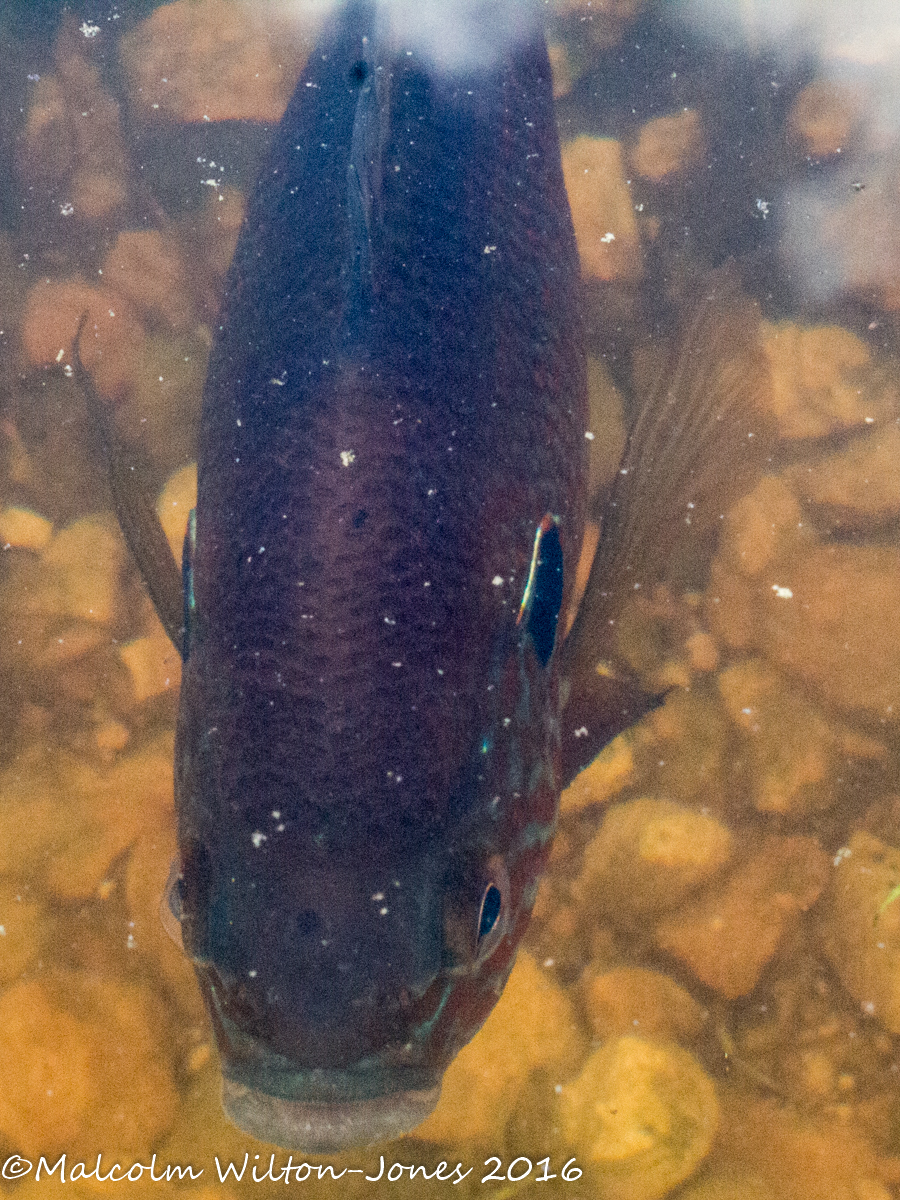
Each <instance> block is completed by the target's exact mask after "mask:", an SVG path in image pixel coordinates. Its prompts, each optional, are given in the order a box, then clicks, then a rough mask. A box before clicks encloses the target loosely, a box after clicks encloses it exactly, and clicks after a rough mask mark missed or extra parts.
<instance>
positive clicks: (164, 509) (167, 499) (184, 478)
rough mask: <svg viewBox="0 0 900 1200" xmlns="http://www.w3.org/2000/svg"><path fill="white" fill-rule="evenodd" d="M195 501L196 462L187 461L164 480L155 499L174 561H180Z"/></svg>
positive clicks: (157, 511)
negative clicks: (186, 463)
mask: <svg viewBox="0 0 900 1200" xmlns="http://www.w3.org/2000/svg"><path fill="white" fill-rule="evenodd" d="M196 503H197V464H196V463H189V464H188V466H186V467H182V468H181V469H180V470H178V471H175V473H174V474H172V475H170V476H169V478H168V479H167V480H166V482H165V485H164V486H163V490H162V491H161V492H160V494H159V496H158V497H157V500H156V513H157V516H158V517H159V520H160V523H161V525H162V527H163V530H164V531H165V535H166V537H167V538H168V541H169V545H170V546H171V547H172V553H173V554H174V555H175V561H176V562H177V563H179V564H180V563H181V555H182V552H183V550H184V535H185V531H186V530H187V524H188V516H189V515H190V511H191V509H192V508H193V507H194V505H195V504H196Z"/></svg>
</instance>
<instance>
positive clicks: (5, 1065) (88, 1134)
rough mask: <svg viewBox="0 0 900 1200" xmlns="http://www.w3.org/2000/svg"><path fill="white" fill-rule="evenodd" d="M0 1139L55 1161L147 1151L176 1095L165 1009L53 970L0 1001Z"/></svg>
mask: <svg viewBox="0 0 900 1200" xmlns="http://www.w3.org/2000/svg"><path fill="white" fill-rule="evenodd" d="M0 1024H2V1027H3V1031H4V1035H3V1038H2V1039H0V1133H2V1136H3V1139H4V1141H5V1142H6V1143H7V1144H8V1145H13V1146H15V1147H16V1148H17V1150H19V1151H20V1152H21V1153H23V1154H25V1155H27V1156H29V1157H31V1158H34V1159H36V1158H37V1156H38V1155H40V1154H43V1155H45V1156H47V1157H48V1159H49V1161H50V1162H51V1163H52V1162H55V1161H56V1158H57V1157H58V1156H59V1155H60V1154H62V1153H66V1155H67V1156H69V1158H70V1159H71V1160H75V1159H78V1158H85V1159H87V1158H90V1157H92V1158H93V1160H94V1161H96V1156H97V1153H98V1151H101V1150H102V1152H103V1153H104V1154H106V1155H116V1154H119V1155H121V1154H133V1155H141V1154H145V1153H147V1152H149V1150H150V1149H151V1147H152V1146H153V1145H154V1143H155V1142H156V1141H157V1140H158V1139H159V1137H160V1136H161V1135H162V1134H164V1133H165V1132H166V1130H167V1129H168V1128H169V1126H170V1125H171V1123H172V1122H173V1120H174V1119H175V1116H176V1114H177V1110H178V1095H177V1092H176V1089H175V1081H174V1078H173V1074H172V1068H171V1065H170V1063H169V1060H168V1056H167V1054H166V1053H165V1050H164V1045H165V1043H164V1038H165V1023H164V1018H163V1012H162V1009H161V1006H160V1004H159V1002H158V1001H157V1000H156V999H155V998H154V997H153V995H152V994H151V993H150V992H149V991H148V990H147V989H145V988H143V987H138V986H136V985H134V984H124V983H119V982H117V981H114V980H112V979H105V978H98V977H97V976H95V975H93V974H91V973H88V972H76V971H62V970H59V971H52V972H47V973H45V974H43V975H42V976H41V978H40V979H39V980H31V981H29V982H25V983H20V984H17V985H16V986H15V987H13V988H12V989H10V990H9V991H7V992H5V993H4V994H3V996H2V997H0Z"/></svg>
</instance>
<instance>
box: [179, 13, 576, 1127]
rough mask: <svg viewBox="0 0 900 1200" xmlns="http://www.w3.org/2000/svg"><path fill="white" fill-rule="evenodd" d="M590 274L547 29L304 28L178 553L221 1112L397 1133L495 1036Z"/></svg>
mask: <svg viewBox="0 0 900 1200" xmlns="http://www.w3.org/2000/svg"><path fill="white" fill-rule="evenodd" d="M585 428H586V383H585V365H584V348H583V342H582V326H581V313H580V283H579V267H578V257H577V251H576V247H575V242H574V237H573V232H572V226H571V220H570V215H569V209H568V203H567V198H566V194H565V190H564V186H563V179H562V173H561V168H560V155H559V146H558V139H557V132H556V125H555V119H554V114H553V105H552V88H551V78H550V69H549V65H548V60H547V52H546V47H545V44H544V39H543V34H542V32H541V31H540V29H539V28H535V29H534V30H533V31H532V32H531V33H529V34H528V35H527V36H525V37H524V38H522V39H521V40H516V41H514V43H513V44H512V45H510V46H508V47H506V48H504V49H503V50H502V51H500V52H498V54H497V55H496V56H495V57H494V58H493V59H492V60H491V61H490V62H479V63H477V64H475V65H474V66H472V67H469V68H467V67H465V66H461V65H459V64H456V65H454V66H453V67H452V69H441V68H439V67H437V66H436V65H434V64H433V63H430V62H429V60H428V59H427V57H426V56H423V55H422V54H420V53H418V52H417V51H415V50H412V51H411V50H409V48H408V46H407V44H406V43H405V42H404V41H403V40H402V38H400V37H398V35H397V34H396V32H395V31H392V30H391V29H390V28H389V26H388V23H387V21H386V18H385V17H384V15H383V13H382V11H381V9H380V8H379V6H378V5H375V4H370V3H351V4H348V5H346V6H345V7H344V8H342V9H341V10H340V12H339V13H338V14H337V15H336V17H335V18H334V19H333V20H332V23H331V24H330V26H329V27H328V29H327V30H326V32H325V33H324V35H323V38H322V41H321V43H320V45H319V47H318V48H317V50H316V51H315V52H314V54H313V55H312V57H311V59H310V63H309V66H308V69H307V72H306V74H305V75H304V77H303V78H302V79H301V80H300V83H299V85H298V87H297V90H296V92H295V94H294V97H293V99H292V100H291V102H290V105H289V107H288V109H287V111H286V113H285V115H284V118H283V120H282V122H281V124H280V126H279V127H278V129H277V131H276V133H275V137H274V142H273V145H272V147H271V150H270V153H269V157H268V160H267V163H266V165H265V166H264V168H263V171H262V173H261V176H260V179H259V181H258V184H257V186H256V189H255V191H254V193H253V195H252V197H251V199H250V202H249V207H248V212H247V216H246V220H245V223H244V227H243V231H242V234H241V237H240V240H239V243H238V247H237V251H236V254H235V258H234V262H233V265H232V268H231V271H230V275H229V277H228V280H227V284H226V292H225V299H224V304H223V309H222V314H221V318H220V324H219V327H218V330H217V333H216V337H215V340H214V345H213V349H212V355H211V361H210V368H209V375H208V380H207V384H206V390H205V394H204V403H203V412H202V419H201V427H200V436H199V454H198V498H197V507H196V522H195V525H194V526H193V530H194V532H193V533H192V534H191V535H190V536H189V538H188V542H187V545H186V559H185V563H186V565H185V583H186V588H185V625H186V635H185V648H184V653H185V666H184V673H183V684H182V693H181V705H180V714H179V723H178V736H177V747H176V798H177V809H178V837H179V847H180V871H181V881H180V887H179V892H180V895H179V898H178V905H179V907H180V919H181V926H182V937H183V942H184V946H185V949H186V951H187V953H188V954H189V955H190V957H191V958H192V960H193V962H194V964H195V966H196V970H197V974H198V978H199V980H200V984H201V987H202V990H203V993H204V996H205V999H206V1003H207V1006H208V1009H209V1012H210V1016H211V1018H212V1022H213V1025H214V1027H215V1032H216V1040H217V1044H218V1048H219V1052H220V1056H221V1060H222V1069H223V1075H224V1103H225V1107H226V1111H227V1113H228V1115H229V1116H230V1117H231V1118H232V1119H233V1120H234V1121H235V1122H236V1123H237V1124H239V1125H241V1126H242V1127H243V1128H245V1129H247V1130H249V1131H250V1132H252V1133H254V1134H257V1135H258V1136H260V1137H262V1138H264V1139H265V1140H268V1141H272V1142H276V1143H279V1144H281V1145H284V1146H296V1147H299V1148H302V1149H306V1150H328V1149H335V1148H340V1147H342V1146H347V1145H353V1144H360V1143H363V1142H371V1141H374V1140H377V1139H378V1138H380V1137H385V1136H391V1135H394V1134H397V1133H400V1132H402V1131H404V1130H406V1129H409V1128H411V1127H412V1126H414V1125H415V1124H417V1123H418V1122H419V1121H421V1120H422V1119H423V1118H424V1116H426V1115H427V1113H428V1112H429V1111H430V1110H431V1108H432V1107H433V1106H434V1104H435V1103H436V1101H437V1097H438V1094H439V1087H440V1079H441V1075H442V1073H443V1070H444V1069H445V1067H446V1066H447V1064H448V1063H449V1062H450V1061H451V1060H452V1058H453V1057H454V1055H455V1054H456V1053H457V1051H458V1050H459V1049H460V1048H461V1047H462V1046H463V1045H464V1044H465V1043H466V1042H467V1041H468V1040H469V1039H470V1038H471V1037H472V1036H473V1035H474V1033H475V1032H476V1031H477V1029H478V1028H479V1027H480V1026H481V1024H482V1023H483V1021H484V1020H485V1018H486V1017H487V1015H488V1013H489V1012H490V1010H491V1008H492V1007H493V1005H494V1004H495V1003H496V1000H497V998H498V997H499V995H500V992H501V990H502V988H503V985H504V983H505V980H506V978H507V976H508V974H509V971H510V970H511V967H512V964H513V960H514V957H515V951H516V947H517V944H518V942H519V940H520V938H521V936H522V934H523V932H524V929H525V927H526V924H527V921H528V917H529V915H530V911H531V907H532V905H533V902H534V898H535V893H536V886H537V880H538V877H539V875H540V873H541V871H542V869H543V866H544V864H545V860H546V855H547V851H548V848H549V842H550V838H551V836H552V831H553V827H554V823H555V818H556V810H557V803H558V796H559V790H560V776H559V752H560V679H559V667H558V662H559V654H558V649H557V647H556V642H557V640H558V639H557V637H556V622H557V616H558V614H559V613H560V611H564V610H565V606H566V604H567V602H568V597H569V591H570V584H571V581H572V578H573V576H574V567H575V563H576V561H577V556H578V552H579V547H580V543H581V538H582V531H583V508H584V481H585V446H586V442H585V437H584V435H585Z"/></svg>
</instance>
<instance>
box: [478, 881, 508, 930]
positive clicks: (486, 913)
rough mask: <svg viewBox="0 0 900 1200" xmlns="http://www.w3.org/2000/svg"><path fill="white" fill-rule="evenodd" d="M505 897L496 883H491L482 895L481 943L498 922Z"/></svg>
mask: <svg viewBox="0 0 900 1200" xmlns="http://www.w3.org/2000/svg"><path fill="white" fill-rule="evenodd" d="M502 905H503V897H502V896H501V895H500V889H499V888H498V887H497V886H496V884H493V883H489V884H488V885H487V887H486V888H485V889H484V895H483V896H482V897H481V915H480V916H479V918H478V941H479V943H481V942H482V941H483V940H484V938H486V937H487V935H488V934H489V933H490V932H491V930H492V929H493V928H494V926H495V925H496V924H497V918H498V917H499V916H500V909H501V907H502Z"/></svg>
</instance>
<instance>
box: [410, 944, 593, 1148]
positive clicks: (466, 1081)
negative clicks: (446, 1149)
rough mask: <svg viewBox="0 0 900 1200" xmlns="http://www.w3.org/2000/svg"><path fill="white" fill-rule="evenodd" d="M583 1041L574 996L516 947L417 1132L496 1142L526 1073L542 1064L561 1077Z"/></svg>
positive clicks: (576, 1061) (578, 1057)
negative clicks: (501, 984) (480, 1022)
mask: <svg viewBox="0 0 900 1200" xmlns="http://www.w3.org/2000/svg"><path fill="white" fill-rule="evenodd" d="M584 1048H585V1047H584V1035H583V1034H582V1033H581V1031H580V1029H579V1027H578V1024H577V1022H576V1019H575V1014H574V1012H573V1008H572V1002H571V1001H570V1000H569V998H568V996H567V995H566V994H565V992H564V991H563V990H562V988H561V987H560V986H559V984H557V983H556V981H555V979H554V977H553V975H551V974H550V973H549V972H547V971H542V970H541V968H540V967H539V966H538V965H537V963H536V962H535V961H534V959H533V958H532V956H531V955H530V954H528V953H527V952H525V951H520V952H519V956H518V958H517V959H516V965H515V968H514V970H513V973H512V975H511V976H510V978H509V983H508V984H507V985H506V991H505V992H504V993H503V995H502V996H501V997H500V999H499V1000H498V1001H497V1006H496V1008H495V1009H494V1010H493V1012H492V1013H491V1015H490V1016H489V1017H488V1019H487V1021H486V1022H485V1024H484V1027H483V1029H482V1030H481V1032H480V1033H479V1034H478V1035H477V1037H476V1038H475V1039H474V1041H472V1042H470V1043H469V1044H468V1045H467V1046H464V1047H463V1049H462V1050H461V1051H460V1052H459V1054H458V1055H457V1056H456V1058H455V1059H454V1060H453V1062H452V1063H451V1064H450V1066H449V1067H448V1068H447V1072H446V1074H445V1075H444V1082H443V1087H442V1089H441V1098H440V1101H439V1102H438V1106H437V1108H436V1109H435V1110H434V1112H433V1113H432V1114H431V1116H430V1117H429V1118H428V1119H427V1121H425V1123H424V1124H423V1125H420V1126H419V1127H418V1128H417V1129H416V1136H417V1137H423V1138H429V1139H431V1140H433V1141H438V1142H441V1141H447V1142H452V1143H454V1144H456V1145H460V1144H466V1143H478V1144H481V1145H497V1144H499V1142H500V1139H501V1138H502V1136H503V1130H504V1128H505V1126H506V1123H507V1121H508V1120H509V1117H510V1115H511V1113H512V1111H513V1109H514V1108H515V1106H516V1103H517V1099H518V1096H519V1092H520V1090H521V1088H522V1087H523V1085H524V1084H525V1081H526V1080H527V1079H528V1076H529V1075H530V1074H531V1072H532V1071H534V1070H536V1069H537V1068H544V1069H545V1070H546V1071H548V1072H550V1073H553V1074H554V1075H555V1074H556V1073H558V1075H559V1077H560V1078H565V1077H567V1076H568V1075H571V1074H572V1073H573V1072H574V1071H576V1070H577V1069H578V1067H579V1065H580V1063H581V1061H582V1058H583V1054H584Z"/></svg>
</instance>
